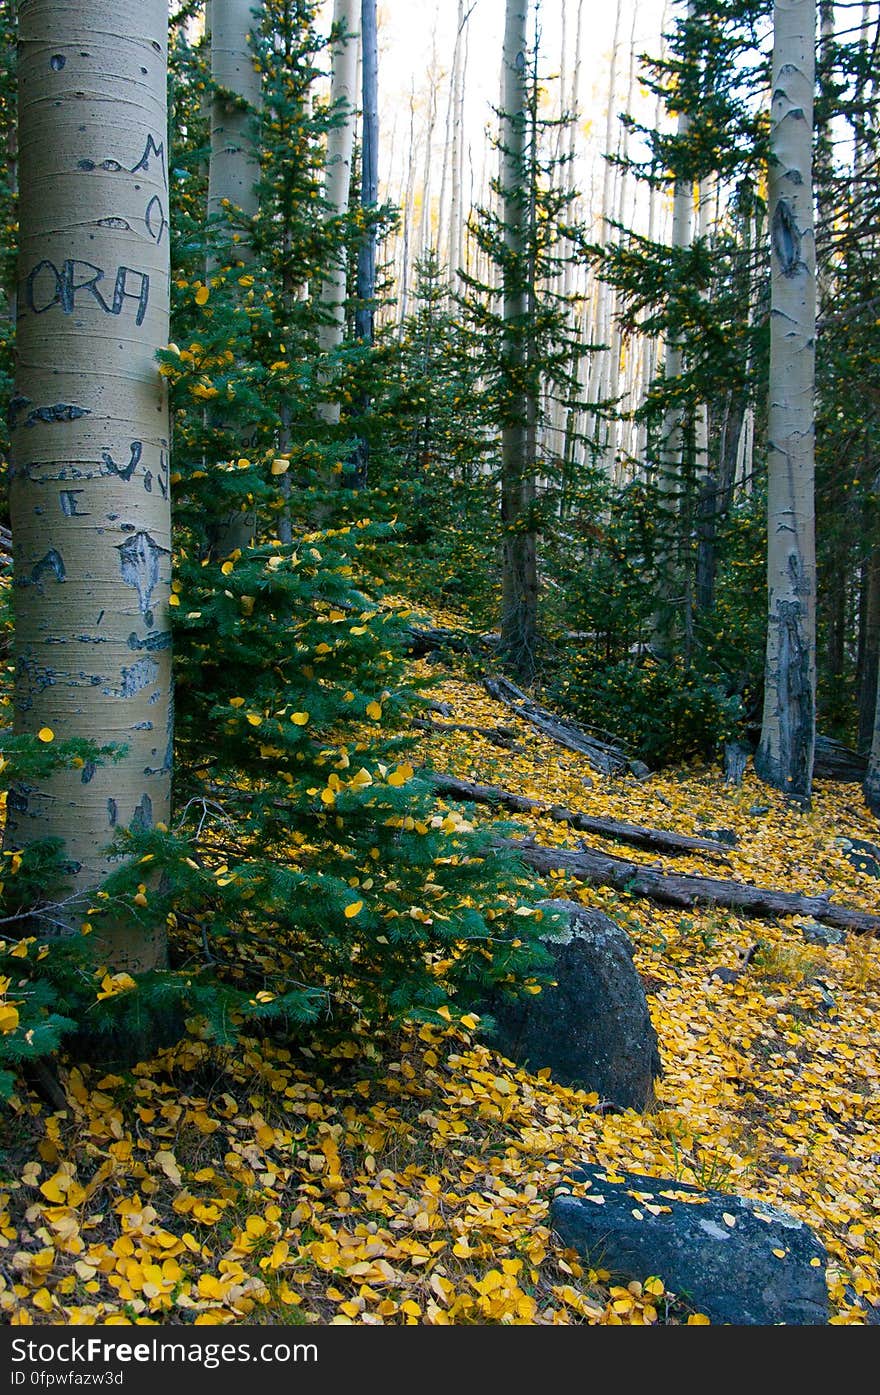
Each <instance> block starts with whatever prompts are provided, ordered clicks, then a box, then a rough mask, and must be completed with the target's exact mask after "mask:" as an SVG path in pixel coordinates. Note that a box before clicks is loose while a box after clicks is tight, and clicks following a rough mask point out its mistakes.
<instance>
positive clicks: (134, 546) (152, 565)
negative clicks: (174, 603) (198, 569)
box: [116, 532, 170, 624]
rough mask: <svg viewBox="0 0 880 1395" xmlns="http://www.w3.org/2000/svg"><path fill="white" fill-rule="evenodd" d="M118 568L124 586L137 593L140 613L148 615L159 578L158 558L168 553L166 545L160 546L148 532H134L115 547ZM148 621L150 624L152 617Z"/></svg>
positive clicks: (145, 616)
mask: <svg viewBox="0 0 880 1395" xmlns="http://www.w3.org/2000/svg"><path fill="white" fill-rule="evenodd" d="M116 550H117V552H118V553H119V569H120V572H121V574H122V580H123V581H124V582H125V584H126V586H133V587H134V589H135V590H136V591H137V593H138V602H139V605H140V611H141V614H142V615H143V616H144V618H145V619H147V617H148V616H150V598H151V596H152V594H153V588H154V587H155V586H156V584H157V582H158V580H159V564H160V558H161V557H162V555H163V554H164V555H165V556H166V557H167V556H169V555H170V553H169V551H168V548H167V547H160V546H159V544H158V543H157V542H156V541H155V539H154V538H151V537H150V534H149V533H144V532H140V533H135V534H134V536H133V537H131V538H126V540H125V542H124V543H120V544H119V546H118V547H117V549H116ZM148 623H150V624H152V617H151V616H150V619H149V621H148Z"/></svg>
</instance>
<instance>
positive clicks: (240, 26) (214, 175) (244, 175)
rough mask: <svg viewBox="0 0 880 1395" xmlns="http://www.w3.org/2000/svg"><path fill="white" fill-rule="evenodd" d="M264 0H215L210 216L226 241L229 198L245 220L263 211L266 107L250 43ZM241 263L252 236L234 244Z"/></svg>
mask: <svg viewBox="0 0 880 1395" xmlns="http://www.w3.org/2000/svg"><path fill="white" fill-rule="evenodd" d="M261 8H262V0H211V79H212V82H213V84H214V88H215V90H214V97H213V101H212V103H211V165H210V171H209V175H208V216H209V218H213V219H216V220H217V222H218V224H219V226H220V228H221V230H222V236H223V239H224V241H226V240H227V239H231V237H232V233H233V229H232V225H231V220H230V218H229V210H228V208H227V206H226V203H227V201H228V203H229V204H232V206H233V208H235V209H238V210H239V211H240V213H242V214H244V216H245V217H246V218H253V217H254V215H255V214H256V213H257V211H258V209H259V202H258V196H257V190H256V185H257V183H258V181H259V178H260V151H259V145H258V141H257V138H256V130H255V120H254V113H255V112H258V111H259V110H260V107H261V105H262V79H261V76H260V73H259V71H258V70H257V68H256V66H255V64H254V61H253V54H252V49H251V46H250V44H249V41H248V36H249V35H250V33H251V31H252V30H253V29H255V28H256V26H257V23H258V18H257V16H256V15H255V13H254V12H255V11H259V10H260V9H261ZM236 247H237V249H238V251H239V256H240V258H241V260H242V261H249V260H252V258H253V253H252V251H251V248H250V246H249V242H248V239H247V238H246V237H242V239H241V242H239V243H237V244H236Z"/></svg>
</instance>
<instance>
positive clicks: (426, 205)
mask: <svg viewBox="0 0 880 1395" xmlns="http://www.w3.org/2000/svg"><path fill="white" fill-rule="evenodd" d="M438 83H439V74H438V71H437V26H436V22H435V25H434V30H433V33H432V36H431V69H430V73H429V80H428V119H427V123H426V129H425V164H424V171H423V174H422V217H421V226H420V231H419V252H418V255H419V256H420V257H423V256H424V255H425V252H426V251H427V250H428V248H429V247H433V246H434V233H433V226H432V218H431V174H432V166H433V152H434V127H435V126H436V124H437V87H438Z"/></svg>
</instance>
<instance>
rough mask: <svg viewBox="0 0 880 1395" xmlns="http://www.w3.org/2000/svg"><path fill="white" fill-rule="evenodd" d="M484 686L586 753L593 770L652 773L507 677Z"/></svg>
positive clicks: (560, 741)
mask: <svg viewBox="0 0 880 1395" xmlns="http://www.w3.org/2000/svg"><path fill="white" fill-rule="evenodd" d="M483 687H484V688H485V689H486V692H487V693H488V694H489V696H490V697H493V698H495V700H496V701H497V702H503V703H504V705H505V706H506V707H509V708H511V710H512V711H513V712H515V713H516V714H517V716H518V717H522V718H523V719H524V720H525V721H527V722H528V723H529V724H530V725H531V726H533V727H535V729H536V730H537V731H540V732H541V733H542V735H544V736H548V737H550V739H551V740H552V741H555V742H556V743H557V745H559V746H564V747H565V748H566V750H568V751H575V752H576V753H577V754H578V755H581V756H586V758H587V760H588V761H589V762H590V765H592V767H593V769H594V770H598V771H599V772H600V773H601V774H602V775H618V774H620V773H622V772H623V771H624V770H628V769H631V770H633V772H634V773H637V774H639V775H642V774H648V773H650V772H649V771H648V769H647V767H646V766H643V765H641V763H640V762H638V761H631V760H630V759H629V757H628V756H627V754H626V752H625V751H624V750H622V749H621V747H620V746H612V745H610V744H609V743H608V742H607V741H600V740H599V739H598V737H595V736H590V735H589V734H588V733H587V732H586V731H584V729H583V727H579V726H578V725H577V724H576V723H575V722H570V721H568V720H567V719H565V718H562V717H557V716H556V715H555V713H553V712H550V711H549V710H548V709H547V708H546V707H542V706H541V705H540V703H537V702H535V701H534V699H533V698H530V697H528V695H527V694H526V693H524V692H522V691H521V689H519V688H517V687H516V685H515V684H514V683H511V682H510V680H509V679H508V678H499V677H495V678H484V679H483Z"/></svg>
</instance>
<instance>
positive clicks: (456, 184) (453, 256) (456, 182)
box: [448, 0, 470, 289]
mask: <svg viewBox="0 0 880 1395" xmlns="http://www.w3.org/2000/svg"><path fill="white" fill-rule="evenodd" d="M469 17H470V10H468V12H467V13H465V12H464V3H463V0H462V15H461V19H460V21H459V52H458V62H457V64H456V69H455V83H454V88H453V95H454V110H453V116H452V189H451V199H450V204H449V244H448V245H449V253H448V259H449V282H450V285H451V286H452V288H453V289H457V288H458V285H459V276H458V269H459V265H460V263H461V248H462V226H461V225H462V193H461V190H462V181H463V179H464V165H463V159H462V153H463V150H464V94H465V83H466V79H467V62H468V33H467V22H468V18H469Z"/></svg>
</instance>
